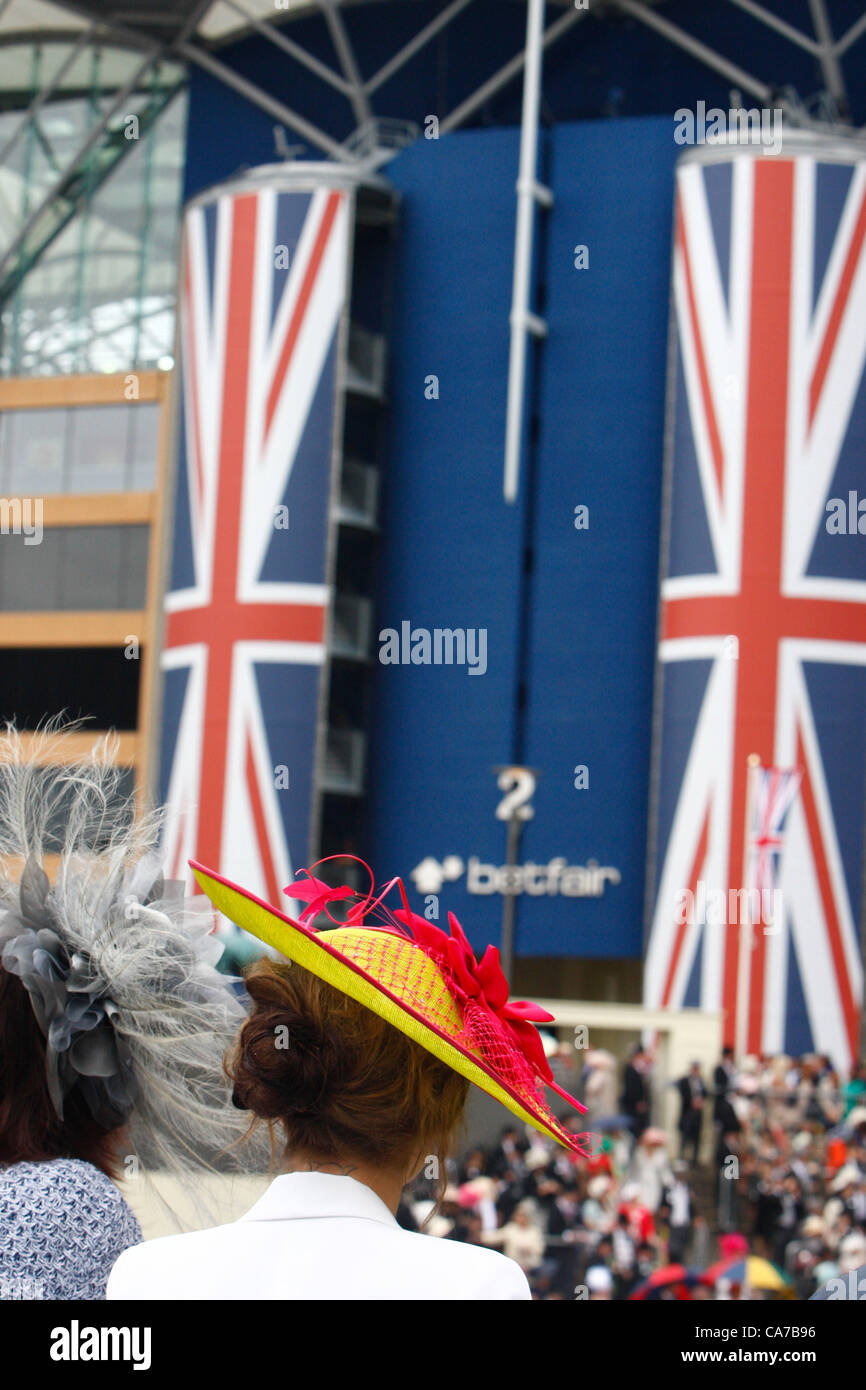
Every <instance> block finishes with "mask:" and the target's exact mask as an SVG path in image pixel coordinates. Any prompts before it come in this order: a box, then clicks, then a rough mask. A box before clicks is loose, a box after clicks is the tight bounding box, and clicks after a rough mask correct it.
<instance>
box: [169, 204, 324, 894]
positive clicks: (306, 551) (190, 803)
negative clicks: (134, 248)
mask: <svg viewBox="0 0 866 1390" xmlns="http://www.w3.org/2000/svg"><path fill="white" fill-rule="evenodd" d="M350 201H351V198H350V195H349V194H348V193H347V192H345V191H342V190H339V189H333V188H328V187H321V188H318V189H316V190H315V191H313V192H293V191H289V192H286V191H281V190H277V189H275V188H273V187H270V188H269V187H261V186H259V187H256V188H255V189H254V190H252V191H240V192H232V191H224V192H221V193H220V194H218V195H217V196H216V197H212V198H211V199H210V200H209V201H205V202H204V203H203V204H198V205H193V206H192V207H191V208H190V210H189V211H188V213H187V215H186V218H185V226H184V255H183V276H182V299H181V306H180V307H181V312H180V328H181V370H182V400H181V409H182V420H181V427H180V439H179V462H178V483H177V498H176V504H175V527H174V554H173V565H172V575H171V582H170V585H169V590H168V593H167V595H166V599H165V638H164V649H163V656H162V665H163V670H164V672H165V677H164V699H163V713H162V721H163V723H162V727H163V737H162V787H161V795H162V799H163V800H164V801H165V802H166V803H167V805H168V808H169V812H170V818H169V822H168V826H167V833H166V841H165V853H166V862H167V865H168V870H169V872H170V873H171V875H172V876H173V877H183V876H185V875H187V862H186V861H187V860H188V859H190V858H194V859H197V860H199V861H201V862H202V863H204V864H208V865H211V866H212V867H214V868H215V869H217V870H218V871H220V872H222V873H225V874H227V875H229V876H230V877H232V878H234V879H237V880H238V881H240V882H241V883H244V884H246V885H247V886H248V887H250V888H251V889H252V890H253V891H254V892H256V893H258V894H259V895H260V896H261V897H263V898H266V899H268V900H269V901H271V902H273V903H280V902H281V899H282V893H281V890H282V888H283V886H284V885H285V884H286V883H287V882H289V881H290V880H291V878H292V876H293V871H294V868H295V866H296V865H297V864H302V863H306V862H307V859H308V856H309V854H310V818H311V807H312V801H313V794H314V785H315V778H314V765H313V764H314V753H315V748H316V735H317V727H318V721H319V695H320V676H321V670H322V663H323V658H324V652H325V645H324V643H325V620H326V610H327V604H328V592H329V591H328V584H327V563H328V561H327V555H328V528H329V501H330V491H331V478H332V459H333V453H334V448H333V439H334V412H335V381H336V357H337V352H338V338H339V329H340V324H341V316H342V315H343V310H344V305H345V300H346V292H347V275H348V268H347V249H348V240H349V230H348V229H349V218H350Z"/></svg>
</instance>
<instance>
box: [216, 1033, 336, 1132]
mask: <svg viewBox="0 0 866 1390" xmlns="http://www.w3.org/2000/svg"><path fill="white" fill-rule="evenodd" d="M336 1063H337V1058H336V1056H335V1052H334V1047H333V1044H332V1043H331V1042H329V1040H328V1038H327V1037H326V1036H325V1035H323V1033H322V1032H321V1030H320V1029H318V1028H317V1027H316V1026H315V1024H314V1023H312V1022H310V1021H309V1020H307V1019H303V1020H302V1019H298V1018H294V1019H292V1021H291V1023H288V1022H287V1020H286V1014H285V1011H284V1010H277V1009H273V1010H262V1011H261V1012H259V1013H257V1014H256V1016H255V1018H254V1019H250V1020H248V1022H247V1023H246V1024H245V1025H244V1029H243V1046H242V1049H241V1053H240V1057H239V1065H238V1068H237V1071H236V1074H235V1083H234V1092H233V1095H232V1100H233V1102H234V1104H235V1105H236V1106H237V1107H238V1108H239V1109H241V1110H250V1111H252V1113H253V1114H255V1115H259V1116H260V1117H261V1118H262V1119H267V1120H276V1119H283V1120H288V1119H295V1118H299V1117H302V1116H311V1115H320V1114H321V1113H322V1111H323V1110H324V1109H325V1108H326V1106H327V1101H328V1094H329V1091H332V1089H333V1082H334V1072H335V1066H336Z"/></svg>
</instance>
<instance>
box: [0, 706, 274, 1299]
mask: <svg viewBox="0 0 866 1390" xmlns="http://www.w3.org/2000/svg"><path fill="white" fill-rule="evenodd" d="M72 727H75V726H72V725H63V724H61V723H60V722H59V721H56V720H55V721H52V722H51V723H50V724H48V725H47V726H45V727H44V728H43V729H41V730H39V731H37V733H35V734H32V735H27V736H22V735H21V734H20V733H19V732H18V731H17V730H16V729H15V728H14V727H13V726H7V728H6V731H5V733H2V734H0V1299H99V1298H104V1297H105V1286H106V1283H107V1280H108V1275H109V1272H110V1270H111V1267H112V1264H113V1263H114V1261H115V1260H116V1259H117V1257H118V1256H119V1255H120V1254H121V1253H122V1251H123V1250H124V1249H126V1248H127V1247H129V1246H130V1245H134V1244H137V1243H138V1242H139V1241H140V1240H141V1230H140V1228H139V1225H138V1221H137V1220H136V1217H135V1216H134V1214H133V1212H132V1211H131V1209H130V1207H129V1206H128V1205H127V1203H126V1202H125V1200H124V1198H123V1197H122V1195H121V1192H120V1189H119V1188H118V1187H117V1186H116V1179H117V1178H118V1177H120V1176H121V1174H122V1172H123V1171H124V1170H125V1171H126V1172H127V1173H129V1172H134V1173H136V1174H139V1175H141V1176H144V1175H145V1174H146V1173H147V1172H148V1171H149V1170H150V1171H157V1170H158V1171H159V1173H160V1174H166V1175H168V1176H169V1177H170V1178H175V1179H177V1178H179V1179H180V1180H181V1181H182V1182H186V1183H187V1184H188V1185H189V1186H190V1187H192V1186H193V1185H195V1186H196V1187H197V1186H199V1183H198V1181H197V1180H198V1179H200V1177H201V1175H202V1173H204V1172H212V1171H215V1170H217V1171H225V1170H226V1168H229V1169H231V1168H235V1169H245V1168H248V1167H250V1166H256V1157H255V1156H254V1155H253V1154H251V1152H250V1150H249V1148H246V1149H242V1150H239V1148H238V1142H239V1140H240V1139H241V1138H242V1137H243V1135H244V1131H245V1129H246V1125H245V1122H244V1120H243V1117H242V1116H241V1115H240V1114H239V1112H238V1111H237V1109H235V1108H234V1107H233V1106H232V1104H231V1088H230V1085H229V1083H228V1081H227V1079H226V1077H225V1074H224V1072H223V1058H224V1055H225V1053H226V1050H227V1048H228V1047H229V1045H230V1043H231V1042H232V1040H233V1039H234V1037H235V1035H236V1034H237V1031H238V1028H239V1026H240V1024H241V1023H242V1022H243V1020H244V1017H245V1013H244V1008H243V1005H242V1004H241V1002H240V1000H239V998H238V996H237V995H236V994H235V992H234V989H233V987H232V981H231V979H230V978H229V977H228V976H226V975H223V974H220V973H219V971H218V970H217V969H216V962H217V960H218V959H219V957H220V955H221V952H222V947H221V945H220V943H219V942H218V940H217V939H216V937H214V936H213V935H212V934H211V928H212V925H213V913H212V909H211V910H209V911H208V910H206V911H205V912H204V913H203V912H202V911H201V910H200V909H201V908H202V907H203V906H204V907H205V908H206V909H207V908H208V907H209V905H208V904H207V900H206V899H203V898H195V899H191V898H186V899H185V898H184V897H183V887H182V884H180V883H173V882H166V881H165V880H164V879H163V876H162V873H161V870H160V861H159V854H158V848H157V847H158V839H159V830H160V820H161V817H160V814H159V813H158V812H152V813H148V814H144V815H140V814H136V808H135V805H134V802H133V799H132V798H131V797H128V796H126V797H124V796H123V795H122V794H121V777H122V771H121V770H120V769H118V768H117V767H116V766H115V765H114V763H113V761H112V756H113V753H114V751H115V746H116V739H115V738H113V737H112V736H111V735H108V736H105V737H104V738H103V739H101V740H100V741H99V743H98V744H97V745H96V747H95V748H94V750H93V752H92V753H91V755H90V756H89V757H88V758H86V759H82V760H79V761H77V762H74V763H69V762H68V761H66V762H65V765H64V761H63V753H64V750H63V747H62V739H59V738H58V735H59V734H63V733H65V732H68V731H69V729H70V728H72ZM52 869H53V875H52V874H51V870H52ZM52 878H53V881H52Z"/></svg>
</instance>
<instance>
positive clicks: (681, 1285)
mask: <svg viewBox="0 0 866 1390" xmlns="http://www.w3.org/2000/svg"><path fill="white" fill-rule="evenodd" d="M700 1282H701V1271H700V1270H699V1269H686V1266H685V1265H665V1267H664V1269H654V1270H653V1272H652V1274H651V1275H650V1276H649V1278H648V1279H644V1281H643V1283H642V1284H638V1286H637V1288H636V1289H633V1290H632V1292H631V1293H630V1294H629V1299H633V1298H638V1299H644V1298H659V1297H660V1296H661V1294H662V1293H663V1292H664V1290H665V1289H671V1288H673V1289H676V1296H677V1298H685V1299H688V1297H689V1294H688V1292H687V1290H688V1289H692V1288H694V1286H695V1284H699V1283H700Z"/></svg>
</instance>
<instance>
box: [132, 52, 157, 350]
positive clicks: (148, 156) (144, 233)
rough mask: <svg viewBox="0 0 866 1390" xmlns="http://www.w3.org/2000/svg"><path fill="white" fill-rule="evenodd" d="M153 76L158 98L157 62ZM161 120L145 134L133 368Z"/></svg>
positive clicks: (139, 327)
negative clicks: (142, 212)
mask: <svg viewBox="0 0 866 1390" xmlns="http://www.w3.org/2000/svg"><path fill="white" fill-rule="evenodd" d="M151 76H152V87H153V98H154V99H155V98H156V88H157V85H158V82H159V65H158V64H157V65H156V66H155V67H154V69H153V73H152V74H151ZM158 131H159V121H158V120H157V121H156V122H155V123H154V124H153V125H152V126H151V128H150V130H149V131H147V133H146V135H145V137H144V138H145V141H146V146H145V150H144V188H143V190H142V201H143V203H144V216H143V219H142V227H141V250H140V251H139V256H138V276H137V283H136V291H135V310H134V313H135V345H134V348H133V353H132V361H131V362H129V363H128V364H127V365H128V366H129V367H130V368H131V369H133V370H134V369H135V368H136V367H138V366H139V361H140V357H141V322H142V313H143V307H144V290H145V285H146V283H147V261H148V252H149V250H150V239H151V234H152V228H151V223H152V218H153V159H154V151H155V149H156V142H157V139H158Z"/></svg>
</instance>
